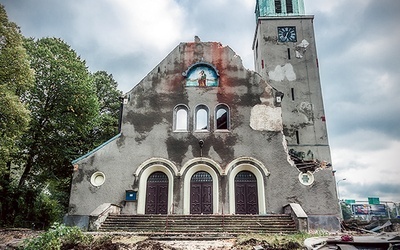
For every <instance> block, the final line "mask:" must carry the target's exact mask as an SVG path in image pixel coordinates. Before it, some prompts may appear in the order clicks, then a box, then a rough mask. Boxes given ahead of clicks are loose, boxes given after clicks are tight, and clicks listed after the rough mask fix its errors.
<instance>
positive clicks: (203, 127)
mask: <svg viewBox="0 0 400 250" xmlns="http://www.w3.org/2000/svg"><path fill="white" fill-rule="evenodd" d="M208 117H209V115H208V108H207V106H205V105H199V106H197V108H196V116H195V128H196V131H208V128H209V119H208Z"/></svg>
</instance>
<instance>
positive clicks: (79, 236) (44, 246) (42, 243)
mask: <svg viewBox="0 0 400 250" xmlns="http://www.w3.org/2000/svg"><path fill="white" fill-rule="evenodd" d="M92 240H93V238H92V237H91V236H89V235H85V234H83V232H82V231H81V229H80V228H78V227H68V226H65V225H63V224H59V223H54V225H53V226H51V228H50V229H49V230H48V231H47V232H45V233H43V234H41V235H39V236H38V237H36V238H32V239H28V240H25V241H24V244H23V247H24V249H25V250H37V249H41V250H56V249H61V246H62V245H63V244H72V245H74V244H78V243H82V244H89V243H90V242H91V241H92Z"/></svg>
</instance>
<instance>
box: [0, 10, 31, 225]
mask: <svg viewBox="0 0 400 250" xmlns="http://www.w3.org/2000/svg"><path fill="white" fill-rule="evenodd" d="M33 77H34V75H33V71H32V70H31V69H30V67H29V61H28V56H27V53H26V51H25V49H24V47H23V36H22V35H21V33H20V30H19V28H18V27H17V25H16V24H15V23H12V22H9V20H8V17H7V14H6V11H5V9H4V6H2V5H0V197H1V199H0V215H1V220H0V224H4V223H6V224H7V223H8V222H9V221H10V213H11V214H12V213H13V211H12V207H13V205H14V203H15V198H14V197H15V196H14V191H13V187H12V183H11V182H12V178H11V170H12V169H11V167H12V161H13V159H14V158H15V157H17V156H18V150H19V148H18V145H17V141H18V140H19V139H20V138H21V136H22V135H23V133H24V132H25V131H26V130H27V128H28V125H29V121H30V116H29V111H28V109H27V108H26V105H25V104H24V103H23V102H22V101H21V97H22V95H23V94H24V93H25V92H26V91H28V90H29V89H30V87H31V86H32V84H33V80H34V78H33ZM11 218H12V217H11Z"/></svg>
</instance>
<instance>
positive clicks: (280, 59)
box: [253, 16, 331, 163]
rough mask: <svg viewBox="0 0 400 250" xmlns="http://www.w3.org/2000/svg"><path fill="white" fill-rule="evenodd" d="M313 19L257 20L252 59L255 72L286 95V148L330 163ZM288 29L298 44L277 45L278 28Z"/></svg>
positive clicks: (284, 111)
mask: <svg viewBox="0 0 400 250" xmlns="http://www.w3.org/2000/svg"><path fill="white" fill-rule="evenodd" d="M313 20H314V17H313V16H285V17H262V18H260V19H259V22H258V25H257V29H256V34H255V40H254V48H253V49H254V53H255V57H254V58H255V65H256V71H257V72H259V73H260V74H261V75H262V76H263V77H264V79H269V80H268V83H270V84H271V85H272V86H274V87H275V88H277V89H278V90H279V91H282V92H283V93H284V94H285V96H284V98H283V102H282V115H283V124H284V133H285V135H286V139H287V141H288V146H289V148H292V149H294V150H296V151H298V152H304V153H305V155H306V158H307V159H318V160H320V161H326V162H329V163H330V162H331V157H330V150H329V144H328V136H327V129H326V122H325V121H326V118H325V113H324V106H323V100H322V90H321V84H320V78H319V65H318V57H317V50H316V44H315V37H314V27H313ZM288 26H290V27H293V26H294V27H296V31H297V42H279V40H278V38H277V29H278V27H288ZM296 131H297V132H298V138H297V135H296Z"/></svg>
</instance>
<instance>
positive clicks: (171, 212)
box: [165, 202, 174, 233]
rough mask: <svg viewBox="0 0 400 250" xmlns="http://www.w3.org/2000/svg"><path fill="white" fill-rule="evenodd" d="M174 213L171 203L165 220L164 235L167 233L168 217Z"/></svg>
mask: <svg viewBox="0 0 400 250" xmlns="http://www.w3.org/2000/svg"><path fill="white" fill-rule="evenodd" d="M173 213H174V203H173V202H172V203H171V210H170V213H167V218H166V219H165V233H167V232H168V215H169V214H173Z"/></svg>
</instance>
